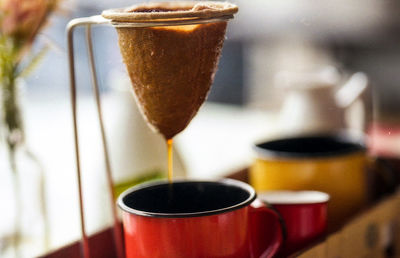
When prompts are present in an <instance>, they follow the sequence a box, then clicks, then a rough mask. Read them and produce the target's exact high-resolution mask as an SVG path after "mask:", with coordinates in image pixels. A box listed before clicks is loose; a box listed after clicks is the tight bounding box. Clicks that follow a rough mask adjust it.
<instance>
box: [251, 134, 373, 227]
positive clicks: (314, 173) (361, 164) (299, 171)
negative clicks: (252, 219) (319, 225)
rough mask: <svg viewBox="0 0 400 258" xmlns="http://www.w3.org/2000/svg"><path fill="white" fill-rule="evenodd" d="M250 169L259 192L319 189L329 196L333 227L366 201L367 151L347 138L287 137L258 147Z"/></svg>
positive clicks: (329, 212) (254, 184)
mask: <svg viewBox="0 0 400 258" xmlns="http://www.w3.org/2000/svg"><path fill="white" fill-rule="evenodd" d="M254 150H255V152H256V154H257V157H256V159H255V161H254V163H253V165H252V167H251V169H250V175H249V177H250V178H249V179H250V184H251V185H252V186H253V187H254V188H255V189H256V191H265V190H317V191H322V192H326V193H328V194H330V196H331V201H330V203H329V206H328V221H329V224H330V225H331V226H333V227H336V226H337V225H339V224H341V223H343V221H344V220H345V219H346V218H348V217H349V216H350V215H353V214H354V213H355V212H356V211H358V210H359V209H360V208H361V207H362V206H363V205H364V204H365V202H366V199H367V176H366V171H365V168H366V162H367V158H366V149H365V147H364V144H363V143H362V142H361V141H360V142H359V141H354V140H350V138H349V137H347V136H346V135H339V134H338V135H319V136H302V137H294V138H284V139H278V140H272V141H267V142H263V143H260V144H256V145H255V146H254Z"/></svg>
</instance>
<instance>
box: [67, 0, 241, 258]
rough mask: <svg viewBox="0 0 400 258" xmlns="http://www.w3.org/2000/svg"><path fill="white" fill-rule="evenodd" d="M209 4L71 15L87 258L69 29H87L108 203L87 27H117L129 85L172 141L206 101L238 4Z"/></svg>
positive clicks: (120, 251)
mask: <svg viewBox="0 0 400 258" xmlns="http://www.w3.org/2000/svg"><path fill="white" fill-rule="evenodd" d="M207 3H208V4H204V3H199V4H196V5H194V4H193V2H178V4H176V3H175V4H174V7H173V9H171V8H172V7H171V6H158V5H157V3H154V4H148V5H147V6H140V5H139V6H136V7H135V8H136V9H135V10H129V8H128V9H112V10H106V11H104V12H103V13H102V15H96V16H92V17H85V18H77V19H74V20H71V21H70V22H69V24H68V26H67V40H68V60H69V76H70V91H71V93H70V94H71V104H72V115H73V130H74V142H75V146H74V147H75V159H76V173H77V179H78V191H79V209H80V221H81V234H82V248H83V255H84V257H85V258H89V257H90V248H89V240H88V236H87V232H86V229H85V212H84V203H83V191H82V181H81V180H82V171H81V166H80V164H81V156H80V145H79V136H78V130H79V124H78V121H77V117H78V109H77V83H76V73H75V58H74V44H73V42H74V31H75V30H76V29H77V28H79V27H83V28H84V29H85V32H86V45H87V50H88V59H89V68H90V73H91V81H92V88H93V93H94V98H95V103H96V107H97V116H98V120H99V127H100V128H99V129H100V132H101V142H102V148H103V155H104V162H105V168H106V170H105V171H106V178H107V184H108V191H109V193H108V194H109V200H110V202H111V203H112V204H114V203H115V196H114V192H113V179H112V171H111V170H112V169H111V164H110V157H109V156H110V155H109V151H108V143H107V140H106V132H105V126H104V120H103V114H102V104H101V97H100V92H99V84H98V77H97V71H96V64H95V58H94V52H93V42H92V27H93V26H95V25H107V26H113V27H114V28H115V29H116V30H117V32H118V36H119V46H120V50H121V54H122V57H123V60H124V63H125V65H126V67H127V71H128V73H129V76H130V78H131V82H132V84H134V85H133V88H134V89H133V90H134V92H135V96H136V100H137V103H138V105H139V106H140V108H141V111H142V114H143V115H144V116H145V118H146V120H147V122H148V123H149V124H150V126H151V127H152V128H153V129H155V130H156V131H158V132H159V133H161V134H162V135H163V136H164V138H165V139H166V140H170V139H172V138H173V136H175V135H176V134H177V133H179V132H180V131H182V130H183V129H184V128H185V127H186V126H187V125H188V123H189V122H190V120H191V119H192V118H193V117H194V116H195V114H196V113H197V111H198V109H199V107H200V106H201V104H202V103H203V102H204V100H205V98H206V96H207V93H208V92H209V88H210V86H211V83H212V80H213V77H214V73H215V71H216V66H217V63H218V58H219V55H220V52H221V49H222V45H223V41H224V38H225V31H226V26H227V21H228V20H230V19H232V18H233V14H234V13H236V12H237V10H238V8H237V6H235V5H232V4H229V3H224V2H207ZM149 5H151V6H150V7H149ZM177 5H178V7H176V6H177ZM193 5H194V6H193ZM146 8H147V9H146ZM148 8H151V9H148ZM152 10H156V11H152ZM157 10H158V11H157ZM160 28H161V29H160ZM194 28H196V30H194ZM166 39H167V40H166ZM182 44H184V45H185V44H186V47H182V48H179V46H182ZM146 54H148V55H146ZM168 85H171V87H168ZM151 86H153V87H151ZM162 86H164V87H162ZM160 100H161V101H162V103H160ZM182 107H184V108H182ZM171 114H173V115H172V116H171ZM111 207H112V218H113V235H114V245H115V250H116V257H118V258H122V257H124V247H123V239H122V229H121V225H120V221H119V218H118V214H117V207H116V205H111Z"/></svg>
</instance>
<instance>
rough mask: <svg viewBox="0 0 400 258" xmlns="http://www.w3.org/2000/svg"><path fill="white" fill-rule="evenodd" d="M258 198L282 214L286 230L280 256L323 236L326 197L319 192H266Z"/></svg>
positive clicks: (325, 225)
mask: <svg viewBox="0 0 400 258" xmlns="http://www.w3.org/2000/svg"><path fill="white" fill-rule="evenodd" d="M259 198H260V199H261V200H263V201H265V202H267V203H268V204H270V205H272V207H273V208H274V209H276V211H277V212H278V213H279V214H280V215H281V217H282V219H283V223H284V225H285V226H284V227H285V231H286V236H285V240H284V243H283V245H282V248H281V251H280V252H279V254H280V256H283V257H286V256H288V255H290V254H293V253H294V252H296V251H298V250H300V249H302V248H304V247H306V246H308V245H310V244H312V243H313V242H314V241H316V240H317V239H319V238H321V237H322V236H324V234H325V231H326V227H327V208H328V201H329V195H328V194H326V193H323V192H318V191H266V192H262V193H259Z"/></svg>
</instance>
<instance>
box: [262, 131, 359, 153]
mask: <svg viewBox="0 0 400 258" xmlns="http://www.w3.org/2000/svg"><path fill="white" fill-rule="evenodd" d="M256 150H257V151H259V152H260V154H265V155H266V156H269V155H271V156H278V157H293V158H301V157H306V158H310V157H328V156H336V155H343V154H350V153H353V152H357V151H365V147H364V146H363V145H362V144H361V143H358V142H355V141H352V140H351V139H348V138H346V137H341V136H335V135H326V136H325V135H321V136H310V137H296V138H287V139H280V140H274V141H268V142H265V143H261V144H258V145H257V146H256Z"/></svg>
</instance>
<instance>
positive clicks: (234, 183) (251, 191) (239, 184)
mask: <svg viewBox="0 0 400 258" xmlns="http://www.w3.org/2000/svg"><path fill="white" fill-rule="evenodd" d="M179 183H217V184H224V185H230V186H235V187H238V188H241V189H243V190H245V191H246V192H248V193H249V197H248V198H247V199H246V200H244V201H242V202H240V203H237V204H235V205H231V206H229V207H225V208H221V209H215V210H209V211H202V212H190V213H185V212H181V213H161V212H147V211H142V210H137V209H134V208H131V207H128V206H127V205H126V204H125V203H124V201H123V199H124V198H125V197H126V196H127V195H129V194H130V193H133V192H135V191H138V190H141V189H144V188H148V187H154V186H158V185H166V184H170V182H169V181H167V180H159V181H153V182H148V183H143V184H140V185H137V186H133V187H131V188H129V189H127V190H125V191H124V192H123V193H122V194H120V195H119V197H118V199H117V205H118V207H119V208H120V209H121V210H122V211H124V212H127V213H129V214H133V215H139V216H143V217H156V218H190V217H203V216H210V215H216V214H221V213H225V212H230V211H233V210H237V209H240V208H243V207H246V206H248V205H250V204H251V203H252V202H253V201H254V200H255V199H256V197H257V194H256V191H255V190H254V188H253V187H251V186H250V185H249V184H246V183H244V182H242V181H238V180H234V179H229V178H225V179H221V180H216V181H211V180H210V181H207V180H187V179H180V180H174V181H173V183H172V184H179Z"/></svg>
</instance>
